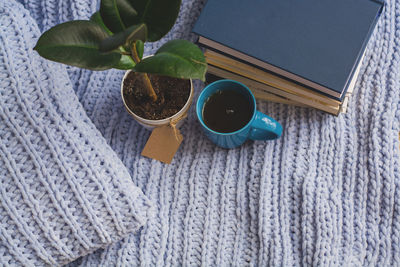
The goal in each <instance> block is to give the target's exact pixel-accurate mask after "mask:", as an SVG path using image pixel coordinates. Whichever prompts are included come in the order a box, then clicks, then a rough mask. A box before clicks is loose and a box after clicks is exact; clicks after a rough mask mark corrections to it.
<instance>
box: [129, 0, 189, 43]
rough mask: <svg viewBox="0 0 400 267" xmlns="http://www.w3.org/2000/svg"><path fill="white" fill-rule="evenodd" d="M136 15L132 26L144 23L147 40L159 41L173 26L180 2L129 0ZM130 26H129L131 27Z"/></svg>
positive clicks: (168, 0)
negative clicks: (146, 30)
mask: <svg viewBox="0 0 400 267" xmlns="http://www.w3.org/2000/svg"><path fill="white" fill-rule="evenodd" d="M129 2H130V4H131V6H133V7H134V9H135V10H136V11H137V13H138V15H137V16H135V17H132V20H131V23H132V24H139V23H145V24H146V25H147V29H148V39H149V41H151V42H155V41H158V40H160V39H161V38H162V37H163V36H165V35H166V34H167V33H168V32H169V31H170V30H171V28H172V26H174V24H175V21H176V19H177V17H178V14H179V9H180V6H181V2H182V1H181V0H129ZM132 24H131V25H132Z"/></svg>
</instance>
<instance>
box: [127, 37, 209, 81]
mask: <svg viewBox="0 0 400 267" xmlns="http://www.w3.org/2000/svg"><path fill="white" fill-rule="evenodd" d="M134 70H135V71H137V72H145V73H154V74H160V75H165V76H170V77H176V78H182V79H189V78H192V79H200V80H202V81H204V80H205V73H206V71H207V63H206V60H205V58H204V55H203V53H202V51H201V50H200V48H198V47H197V46H196V45H195V44H193V43H191V42H189V41H186V40H172V41H169V42H167V43H166V44H164V45H163V46H161V47H160V49H159V50H158V51H157V52H156V54H155V55H154V56H152V57H148V58H145V59H143V60H142V61H140V62H139V63H138V64H136V66H135V67H134Z"/></svg>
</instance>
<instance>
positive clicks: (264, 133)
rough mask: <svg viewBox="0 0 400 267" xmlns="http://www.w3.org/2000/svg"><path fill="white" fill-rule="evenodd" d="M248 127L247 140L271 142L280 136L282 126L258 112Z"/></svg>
mask: <svg viewBox="0 0 400 267" xmlns="http://www.w3.org/2000/svg"><path fill="white" fill-rule="evenodd" d="M250 127H251V130H250V135H249V138H250V139H252V140H272V139H276V138H278V137H280V136H281V135H282V125H281V124H280V123H279V122H277V121H276V120H274V119H273V118H271V117H269V116H267V115H265V114H264V113H262V112H260V111H258V110H257V111H256V116H255V118H254V120H253V122H252V123H251V125H250Z"/></svg>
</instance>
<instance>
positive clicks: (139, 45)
mask: <svg viewBox="0 0 400 267" xmlns="http://www.w3.org/2000/svg"><path fill="white" fill-rule="evenodd" d="M136 52H137V54H138V57H139V58H140V60H142V57H143V53H144V43H143V41H142V40H137V41H136Z"/></svg>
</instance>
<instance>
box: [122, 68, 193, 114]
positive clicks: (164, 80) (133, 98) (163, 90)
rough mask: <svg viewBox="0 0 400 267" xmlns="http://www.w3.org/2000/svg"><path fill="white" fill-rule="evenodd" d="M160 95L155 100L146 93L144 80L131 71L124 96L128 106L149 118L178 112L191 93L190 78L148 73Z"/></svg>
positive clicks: (125, 82)
mask: <svg viewBox="0 0 400 267" xmlns="http://www.w3.org/2000/svg"><path fill="white" fill-rule="evenodd" d="M148 76H149V78H150V81H151V83H152V85H153V88H154V90H155V91H156V94H157V96H158V99H157V101H156V102H153V101H152V100H151V99H150V98H149V97H148V96H147V94H146V91H145V86H144V84H143V80H142V79H141V78H140V76H139V75H138V74H137V73H135V72H129V73H128V75H127V76H126V78H125V80H124V84H123V96H124V99H125V103H126V105H127V106H128V108H129V109H130V110H131V111H132V112H133V113H135V114H136V115H138V116H140V117H142V118H144V119H148V120H161V119H165V118H168V117H171V116H173V115H175V114H176V113H178V112H179V111H180V110H181V109H182V108H183V106H184V105H185V104H186V102H187V100H188V98H189V95H190V80H183V79H178V78H172V77H166V76H161V75H155V74H148Z"/></svg>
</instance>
